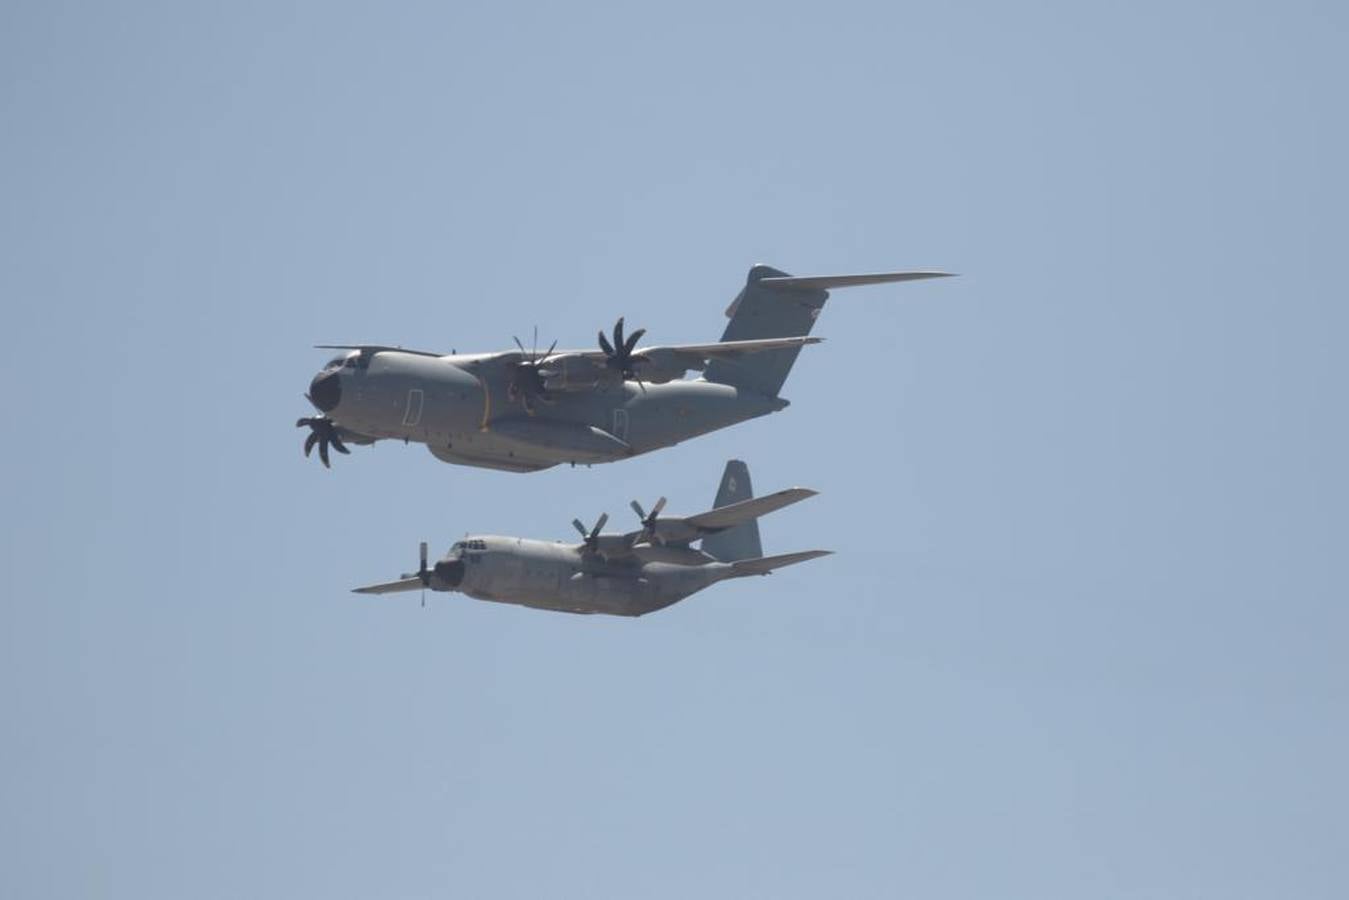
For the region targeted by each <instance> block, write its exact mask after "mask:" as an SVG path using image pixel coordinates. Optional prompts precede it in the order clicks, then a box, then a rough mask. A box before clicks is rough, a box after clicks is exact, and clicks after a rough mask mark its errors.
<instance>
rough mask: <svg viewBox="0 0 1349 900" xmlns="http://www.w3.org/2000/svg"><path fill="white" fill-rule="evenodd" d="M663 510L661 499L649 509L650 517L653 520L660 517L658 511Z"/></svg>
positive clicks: (663, 501)
mask: <svg viewBox="0 0 1349 900" xmlns="http://www.w3.org/2000/svg"><path fill="white" fill-rule="evenodd" d="M664 508H665V498H664V497H661V498H660V499H659V500H657V501H656V505H655V506H653V507H651V517H652V518H653V519H654V518H655V517H656V516H658V515H660V511H661V510H662V509H664Z"/></svg>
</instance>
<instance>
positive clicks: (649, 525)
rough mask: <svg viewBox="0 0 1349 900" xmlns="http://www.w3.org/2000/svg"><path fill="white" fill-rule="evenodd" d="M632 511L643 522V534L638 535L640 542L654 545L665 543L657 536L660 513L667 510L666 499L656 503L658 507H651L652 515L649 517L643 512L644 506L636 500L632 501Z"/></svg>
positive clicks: (662, 498)
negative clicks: (657, 521)
mask: <svg viewBox="0 0 1349 900" xmlns="http://www.w3.org/2000/svg"><path fill="white" fill-rule="evenodd" d="M629 505H630V506H632V511H633V512H635V513H637V518H639V519H641V520H642V533H641V534H640V535H638V537H637V540H638V541H650V542H653V543H658V544H663V543H665V542H664V541H662V540H661V539H660V538H659V537H658V536H657V535H656V519H657V518H659V516H660V511H661V510H662V509H664V508H665V498H664V497H661V498H660V499H659V500H657V501H656V505H655V506H653V507H651V514H650V515H647V514H646V513H645V512H643V510H642V504H640V503H638V502H637V501H636V500H634V501H632V503H631V504H629Z"/></svg>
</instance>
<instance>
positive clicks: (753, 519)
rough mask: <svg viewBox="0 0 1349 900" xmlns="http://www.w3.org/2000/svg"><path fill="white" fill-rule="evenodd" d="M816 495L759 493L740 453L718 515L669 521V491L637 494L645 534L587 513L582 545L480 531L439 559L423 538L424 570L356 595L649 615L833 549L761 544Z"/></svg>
mask: <svg viewBox="0 0 1349 900" xmlns="http://www.w3.org/2000/svg"><path fill="white" fill-rule="evenodd" d="M814 495H815V491H812V490H808V489H806V488H789V489H787V490H785V491H778V492H777V493H775V494H769V495H768V496H766V497H758V498H756V497H755V496H754V492H753V489H752V488H751V485H750V480H749V469H748V468H747V467H746V466H745V464H744V463H743V462H741V461H739V460H731V461H730V462H728V463H727V464H726V471H725V472H724V473H723V474H722V477H721V486H720V488H719V489H718V490H717V497H716V501H715V504H714V508H713V509H712V510H710V511H709V512H705V513H700V514H698V515H696V516H687V517H684V518H675V517H669V518H666V517H663V516H661V511H662V510H663V509H664V508H665V498H664V497H662V498H660V499H659V500H657V501H656V504H655V506H653V507H652V509H651V511H650V512H649V513H648V512H646V511H645V510H643V509H642V507H641V505H640V504H638V503H637V501H635V500H634V501H633V503H632V508H633V511H634V512H636V513H637V517H638V518H639V519H640V520H641V525H642V527H641V528H640V529H639V530H637V531H629V532H626V533H625V534H605V533H604V525H605V523H606V522H608V521H609V516H608V514H607V513H606V514H604V515H602V516H600V518H599V521H598V522H596V523H595V527H594V528H592V529H590V530H589V531H587V530H586V527H585V526H584V525H582V524H581V522H580V520H579V519H578V520H574V521H573V522H572V525H574V526H575V527H576V530H577V531H579V532H580V533H581V542H580V543H578V544H565V543H562V542H561V541H557V542H552V541H537V540H530V539H528V538H516V537H498V536H496V535H482V536H470V537H466V538H464V540H462V541H459V542H458V543H456V544H455V545H454V546H452V547H451V548H450V551H449V553H447V554H446V555H445V556H444V557H442V558H441V559H439V560H437V561H436V564H435V565H434V566H428V565H427V559H426V544H425V542H423V543H422V545H421V565H420V567H419V568H418V569H417V571H416V572H414V573H411V574H408V575H404V576H403V577H402V578H400V579H399V580H398V581H391V582H388V583H386V584H373V585H370V586H369V587H362V588H356V593H358V594H391V593H394V592H397V591H417V590H425V589H426V588H430V589H431V590H433V591H458V592H460V593H463V594H467V595H468V596H470V597H473V598H475V599H478V600H492V601H495V602H497V603H513V604H516V605H519V606H532V607H534V608H536V609H549V610H556V611H558V612H572V613H604V614H607V615H612V616H640V615H644V614H646V613H649V612H655V611H656V610H658V609H664V608H665V607H667V606H669V605H670V604H672V603H677V602H679V601H680V600H683V599H684V598H685V597H687V596H689V595H690V594H693V593H696V592H698V591H701V590H702V589H703V588H705V587H709V586H711V585H713V584H716V583H717V582H718V581H725V580H726V579H728V578H743V577H745V576H748V575H767V574H769V573H770V572H772V571H773V570H774V569H780V568H782V567H783V566H790V565H792V564H793V563H799V562H805V561H806V560H808V559H815V558H817V557H820V556H826V555H828V553H829V552H830V551H828V550H806V551H803V552H800V553H787V554H784V555H782V556H764V555H763V547H762V545H761V544H760V541H759V523H758V519H759V517H760V516H763V515H767V514H768V513H770V512H773V511H774V510H778V509H782V508H783V507H784V506H790V505H791V504H793V503H797V502H800V501H801V500H805V499H806V498H807V497H813V496H814ZM694 541H699V542H701V547H700V548H699V549H694V548H693V546H692V544H693V542H694Z"/></svg>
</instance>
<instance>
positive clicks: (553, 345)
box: [539, 338, 557, 361]
mask: <svg viewBox="0 0 1349 900" xmlns="http://www.w3.org/2000/svg"><path fill="white" fill-rule="evenodd" d="M556 349H557V339H556V338H554V339H553V342H552V343H551V344H549V345H548V352H547V353H545V354H543V356H541V357H539V360H540V361H542V360H545V359H547V358H548V357H550V356H552V355H553V351H554V350H556Z"/></svg>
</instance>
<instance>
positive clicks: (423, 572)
mask: <svg viewBox="0 0 1349 900" xmlns="http://www.w3.org/2000/svg"><path fill="white" fill-rule="evenodd" d="M398 577H399V578H416V579H417V580H418V581H420V582H421V583H422V606H425V605H426V589H427V588H428V587H430V586H431V570H430V569H428V568H427V567H426V541H422V545H421V560H420V565H418V566H417V571H415V572H404V573H403V574H402V575H400V576H398Z"/></svg>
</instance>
